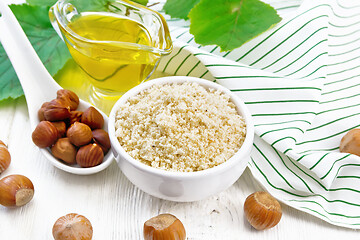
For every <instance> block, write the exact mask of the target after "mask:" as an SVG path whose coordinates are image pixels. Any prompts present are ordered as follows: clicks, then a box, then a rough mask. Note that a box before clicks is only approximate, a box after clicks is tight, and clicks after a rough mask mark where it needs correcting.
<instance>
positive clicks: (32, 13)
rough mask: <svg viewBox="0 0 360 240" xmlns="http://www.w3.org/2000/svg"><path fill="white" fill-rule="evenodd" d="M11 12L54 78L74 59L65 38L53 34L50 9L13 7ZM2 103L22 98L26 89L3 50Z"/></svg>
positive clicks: (0, 64) (0, 52)
mask: <svg viewBox="0 0 360 240" xmlns="http://www.w3.org/2000/svg"><path fill="white" fill-rule="evenodd" d="M10 8H11V10H12V11H13V13H14V14H15V16H16V17H17V19H18V21H19V22H20V24H21V26H22V28H23V29H24V31H25V33H26V35H27V36H28V38H29V40H30V42H31V43H32V45H33V47H34V49H35V51H36V52H37V54H38V55H39V57H40V59H41V61H42V62H43V63H44V64H45V67H46V68H47V70H48V71H49V73H50V74H51V75H54V74H55V73H56V72H57V71H58V70H59V69H61V68H62V66H63V65H64V64H65V63H66V61H67V60H68V59H69V58H71V56H70V53H69V51H68V49H67V47H66V45H65V43H63V42H62V40H61V38H60V37H59V36H58V35H57V33H56V32H55V31H54V30H53V28H52V26H51V23H50V21H49V16H48V11H49V7H44V6H29V5H27V4H23V5H11V6H10ZM0 88H1V91H0V100H3V99H6V98H8V97H11V98H17V97H19V96H21V95H22V94H23V93H22V89H21V85H20V83H19V81H18V79H17V76H16V74H15V71H14V70H13V69H12V67H11V63H10V61H9V60H8V58H7V55H6V54H5V51H4V49H3V48H2V47H1V48H0Z"/></svg>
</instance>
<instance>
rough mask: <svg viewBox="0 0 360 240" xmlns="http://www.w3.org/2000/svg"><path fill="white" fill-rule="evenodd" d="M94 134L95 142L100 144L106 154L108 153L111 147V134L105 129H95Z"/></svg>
mask: <svg viewBox="0 0 360 240" xmlns="http://www.w3.org/2000/svg"><path fill="white" fill-rule="evenodd" d="M92 136H93V140H94V142H95V143H96V144H98V145H99V146H100V147H101V149H102V150H103V152H104V154H106V153H107V152H108V151H109V149H110V147H111V144H110V138H109V134H108V133H107V132H106V131H105V130H103V129H95V130H93V131H92Z"/></svg>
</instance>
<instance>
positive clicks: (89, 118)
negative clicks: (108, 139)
mask: <svg viewBox="0 0 360 240" xmlns="http://www.w3.org/2000/svg"><path fill="white" fill-rule="evenodd" d="M81 122H82V123H85V124H86V125H88V126H89V127H90V128H91V129H98V128H102V127H103V126H104V118H103V116H102V115H101V113H99V111H98V110H96V109H95V108H94V107H89V108H88V109H86V110H85V111H84V112H83V114H82V116H81Z"/></svg>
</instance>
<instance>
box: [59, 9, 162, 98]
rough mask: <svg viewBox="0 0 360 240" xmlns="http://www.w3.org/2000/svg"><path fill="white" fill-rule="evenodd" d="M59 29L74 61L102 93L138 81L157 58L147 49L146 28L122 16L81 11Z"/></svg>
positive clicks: (120, 89)
mask: <svg viewBox="0 0 360 240" xmlns="http://www.w3.org/2000/svg"><path fill="white" fill-rule="evenodd" d="M62 31H63V34H64V37H65V42H66V44H67V46H68V48H69V51H70V53H71V55H72V57H73V59H74V60H75V62H76V63H77V64H78V65H79V66H80V68H81V69H82V70H83V71H84V72H85V73H86V74H87V75H88V76H90V78H89V79H90V81H91V83H92V85H93V86H94V87H95V88H96V91H100V92H102V93H104V94H105V95H108V94H110V95H111V94H112V93H113V94H114V95H122V94H124V93H125V92H126V91H127V90H129V89H130V88H132V87H134V86H136V85H138V84H140V83H141V82H142V81H144V79H146V78H147V77H148V76H149V75H150V74H151V72H152V71H153V70H154V67H155V65H156V63H157V61H158V60H159V58H160V54H158V53H154V52H151V51H149V49H147V46H148V47H152V45H153V43H152V39H151V36H150V34H149V32H148V31H147V29H146V28H145V27H144V26H143V25H142V24H141V23H139V22H137V21H135V20H132V19H129V18H126V17H124V16H117V15H111V14H108V13H89V12H88V13H83V14H81V15H80V16H77V17H76V19H75V20H73V21H71V22H70V23H69V24H68V25H67V27H66V31H64V29H62ZM69 33H70V34H69Z"/></svg>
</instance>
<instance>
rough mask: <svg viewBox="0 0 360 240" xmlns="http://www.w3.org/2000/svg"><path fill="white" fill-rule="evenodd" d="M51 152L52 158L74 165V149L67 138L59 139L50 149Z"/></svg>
mask: <svg viewBox="0 0 360 240" xmlns="http://www.w3.org/2000/svg"><path fill="white" fill-rule="evenodd" d="M51 152H52V154H53V155H54V157H56V158H59V159H61V160H63V161H64V162H66V163H68V164H75V163H76V160H75V157H76V147H75V146H74V145H72V144H71V142H70V140H69V139H68V138H60V139H59V140H57V141H56V143H55V144H54V146H52V147H51Z"/></svg>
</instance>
